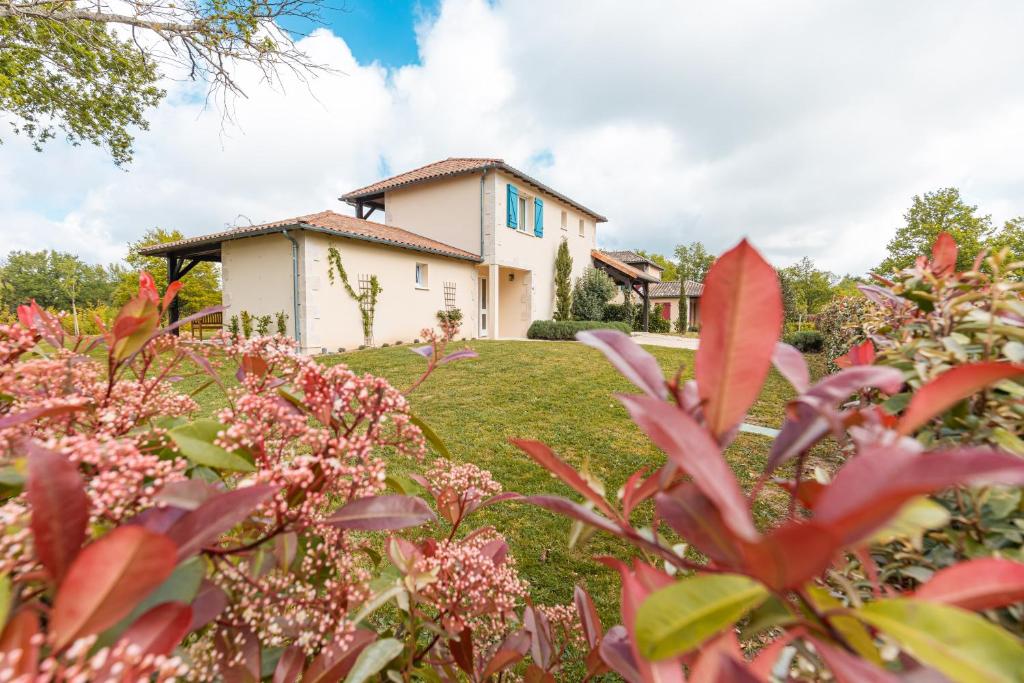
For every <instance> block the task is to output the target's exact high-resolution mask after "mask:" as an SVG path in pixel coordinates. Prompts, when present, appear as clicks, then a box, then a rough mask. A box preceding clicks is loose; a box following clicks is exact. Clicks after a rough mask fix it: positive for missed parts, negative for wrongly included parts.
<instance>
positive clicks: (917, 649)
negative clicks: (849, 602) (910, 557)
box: [853, 598, 1024, 681]
mask: <svg viewBox="0 0 1024 683" xmlns="http://www.w3.org/2000/svg"><path fill="white" fill-rule="evenodd" d="M853 614H854V615H855V616H856V617H857V618H858V619H860V620H861V621H864V622H866V623H868V624H870V625H871V626H874V627H875V628H877V629H878V630H879V631H881V632H883V633H885V634H886V635H887V636H889V637H890V638H892V639H893V640H895V641H896V642H897V643H899V645H900V646H901V647H902V648H903V649H904V650H906V651H907V653H909V654H910V655H911V656H912V657H914V658H915V659H917V660H918V661H920V662H921V663H922V664H926V665H928V666H930V667H932V668H934V669H937V670H938V671H940V672H941V673H943V674H945V675H946V676H948V677H949V678H951V679H952V680H954V681H1020V680H1021V678H1022V676H1024V645H1021V643H1020V642H1019V641H1018V640H1017V639H1016V638H1014V637H1013V636H1011V635H1010V634H1009V633H1007V632H1006V631H1004V630H1003V629H1001V628H999V627H998V626H996V625H994V624H992V623H991V622H989V621H988V620H986V619H984V618H982V617H980V616H978V615H977V614H974V613H973V612H968V611H967V610H964V609H960V608H959V607H952V606H950V605H942V604H939V603H932V602H924V601H921V600H913V599H900V598H893V599H888V600H879V601H877V602H874V603H871V604H869V605H866V606H864V607H862V608H860V609H858V610H855V611H854V612H853Z"/></svg>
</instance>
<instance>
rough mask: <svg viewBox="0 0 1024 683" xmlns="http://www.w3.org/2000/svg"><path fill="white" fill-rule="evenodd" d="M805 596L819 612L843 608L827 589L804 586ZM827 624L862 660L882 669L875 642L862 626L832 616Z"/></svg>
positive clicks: (849, 618)
mask: <svg viewBox="0 0 1024 683" xmlns="http://www.w3.org/2000/svg"><path fill="white" fill-rule="evenodd" d="M806 590H807V596H808V597H809V598H810V599H811V602H813V603H814V606H815V607H816V608H817V610H818V611H819V612H835V611H836V610H841V609H842V608H843V603H841V602H840V601H839V599H838V598H836V597H835V596H833V595H832V594H831V593H829V592H828V589H826V588H823V587H821V586H816V585H814V584H813V583H809V584H807V586H806ZM828 621H829V623H830V624H831V625H832V628H834V629H835V630H836V631H838V632H839V634H840V635H841V636H842V637H843V639H844V640H846V642H847V643H849V645H850V647H852V648H853V649H854V651H856V653H857V654H859V655H860V656H861V657H863V658H864V659H867V660H869V661H871V662H873V663H875V664H877V665H878V666H881V667H884V666H885V662H884V661H882V656H881V654H879V652H878V648H877V647H875V641H874V639H873V638H872V637H871V634H870V633H868V630H867V628H865V626H864V624H862V623H860V622H859V621H857V620H856V619H854V618H853V617H847V616H842V615H840V614H834V615H833V616H831V617H829V620H828Z"/></svg>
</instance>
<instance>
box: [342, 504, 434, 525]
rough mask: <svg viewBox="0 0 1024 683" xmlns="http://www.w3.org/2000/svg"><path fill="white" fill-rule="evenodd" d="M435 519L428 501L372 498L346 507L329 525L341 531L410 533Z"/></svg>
mask: <svg viewBox="0 0 1024 683" xmlns="http://www.w3.org/2000/svg"><path fill="white" fill-rule="evenodd" d="M432 519H434V513H433V511H432V510H431V509H430V507H429V506H428V505H427V503H426V501H424V500H423V499H422V498H417V497H416V496H368V497H366V498H359V499H356V500H354V501H352V502H351V503H348V504H346V505H343V506H342V507H341V508H340V509H338V510H337V511H336V512H335V513H334V514H333V515H331V516H330V517H328V518H327V519H326V520H325V521H326V523H327V524H330V525H331V526H335V527H338V528H339V529H359V530H361V531H384V530H394V529H407V528H409V527H413V526H419V525H421V524H425V523H426V522H429V521H431V520H432Z"/></svg>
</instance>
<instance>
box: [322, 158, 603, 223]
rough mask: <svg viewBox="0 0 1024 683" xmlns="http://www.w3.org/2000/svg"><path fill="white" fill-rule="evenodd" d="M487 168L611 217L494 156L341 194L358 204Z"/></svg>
mask: <svg viewBox="0 0 1024 683" xmlns="http://www.w3.org/2000/svg"><path fill="white" fill-rule="evenodd" d="M485 168H497V169H501V170H502V171H505V172H506V173H508V174H510V175H512V176H514V177H516V178H519V179H520V180H522V181H524V182H526V183H528V184H530V185H533V186H534V187H536V188H538V189H539V190H542V191H543V192H547V193H548V194H549V195H551V196H553V197H556V198H557V199H560V200H562V201H563V202H565V203H566V204H569V205H570V206H572V207H573V208H575V209H577V210H578V211H580V212H581V213H585V214H587V215H588V216H590V217H592V218H593V219H594V220H596V221H597V222H598V223H604V222H605V221H607V220H608V219H607V218H605V217H604V216H602V215H601V214H599V213H597V212H596V211H593V210H592V209H588V208H587V207H585V206H583V205H582V204H580V203H578V202H576V201H573V200H572V199H569V198H568V197H566V196H565V195H563V194H561V193H560V192H556V191H554V190H552V189H551V188H550V187H548V186H546V185H544V184H543V183H541V182H540V181H539V180H535V179H533V178H531V177H530V176H528V175H526V174H525V173H523V172H522V171H520V170H518V169H515V168H513V167H511V166H509V165H508V164H506V163H505V161H504V159H492V158H483V157H449V158H448V159H445V160H444V161H435V162H434V163H432V164H427V165H426V166H420V167H419V168H416V169H413V170H411V171H406V172H405V173H399V174H398V175H395V176H391V177H390V178H385V179H384V180H378V181H377V182H375V183H371V184H370V185H367V186H366V187H361V188H359V189H358V190H352V191H351V192H346V193H345V194H343V195H342V196H341V200H342V201H344V202H348V203H349V204H355V202H356V200H357V199H366V198H368V197H374V196H377V195H380V194H382V193H383V192H386V191H388V190H393V189H396V188H399V187H405V186H407V185H414V184H416V183H421V182H425V181H430V180H437V179H439V178H447V177H452V176H457V175H462V174H465V173H473V172H475V171H481V170H483V169H485Z"/></svg>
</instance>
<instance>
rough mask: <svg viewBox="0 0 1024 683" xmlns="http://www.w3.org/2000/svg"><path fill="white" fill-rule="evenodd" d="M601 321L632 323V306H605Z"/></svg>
mask: <svg viewBox="0 0 1024 683" xmlns="http://www.w3.org/2000/svg"><path fill="white" fill-rule="evenodd" d="M601 320H603V321H605V322H620V323H630V324H632V322H633V306H630V305H629V304H605V307H604V314H603V315H602V316H601Z"/></svg>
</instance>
